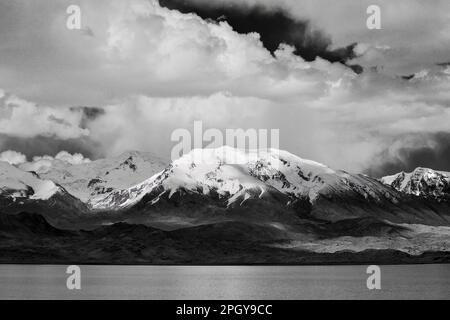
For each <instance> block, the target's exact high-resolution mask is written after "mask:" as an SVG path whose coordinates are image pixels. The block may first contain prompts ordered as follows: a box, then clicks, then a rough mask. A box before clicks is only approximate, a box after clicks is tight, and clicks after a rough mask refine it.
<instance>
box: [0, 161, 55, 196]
mask: <svg viewBox="0 0 450 320" xmlns="http://www.w3.org/2000/svg"><path fill="white" fill-rule="evenodd" d="M57 192H63V190H62V188H61V187H59V186H57V185H56V184H55V183H54V182H53V181H50V180H44V179H40V178H39V176H38V175H37V174H35V173H31V172H25V171H23V170H20V169H18V168H16V167H14V166H13V165H10V164H9V163H7V162H3V161H0V195H1V196H2V197H7V198H9V199H11V200H12V201H16V200H18V199H23V198H27V199H32V200H48V199H50V198H51V197H52V196H53V195H55V194H56V193H57Z"/></svg>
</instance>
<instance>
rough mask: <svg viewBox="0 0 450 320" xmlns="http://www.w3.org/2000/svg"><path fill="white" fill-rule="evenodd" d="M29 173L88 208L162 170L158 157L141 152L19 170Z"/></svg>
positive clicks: (25, 167) (58, 162) (41, 163)
mask: <svg viewBox="0 0 450 320" xmlns="http://www.w3.org/2000/svg"><path fill="white" fill-rule="evenodd" d="M20 168H21V169H23V170H33V171H35V172H36V173H37V174H39V176H40V177H42V178H43V179H48V180H51V181H53V182H55V183H57V184H59V185H61V186H63V187H64V188H65V189H66V190H67V192H69V193H70V194H71V195H73V196H74V197H76V198H78V199H80V200H81V201H82V202H84V203H86V204H87V205H88V206H92V207H95V204H96V203H97V202H99V201H102V200H103V199H104V198H105V197H107V196H108V195H109V194H111V193H113V192H115V191H116V190H122V189H125V188H129V187H132V186H134V185H136V184H138V183H140V182H142V181H143V180H145V179H147V178H149V177H151V176H153V175H154V174H156V173H158V172H160V171H162V170H163V169H164V162H163V161H162V160H161V159H159V158H158V157H156V156H154V155H152V154H150V153H143V152H137V151H133V152H126V153H123V154H121V155H119V156H118V157H114V158H110V159H101V160H96V161H92V162H89V163H82V164H76V165H71V164H69V163H67V162H64V161H60V160H52V161H48V160H42V161H40V162H38V163H34V164H33V166H32V167H30V165H29V164H25V165H22V166H21V167H20Z"/></svg>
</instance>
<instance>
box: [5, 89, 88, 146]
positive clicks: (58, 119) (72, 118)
mask: <svg viewBox="0 0 450 320" xmlns="http://www.w3.org/2000/svg"><path fill="white" fill-rule="evenodd" d="M82 117H83V115H82V111H81V110H71V109H68V108H51V107H45V106H38V105H37V104H35V103H32V102H29V101H26V100H23V99H21V98H18V97H16V96H14V95H5V94H3V97H2V98H1V99H0V133H2V134H6V135H10V136H15V137H24V138H30V137H35V136H38V135H41V136H45V137H57V138H60V139H70V138H79V137H81V136H85V135H88V134H89V131H88V130H87V129H83V128H81V127H80V124H81V120H82Z"/></svg>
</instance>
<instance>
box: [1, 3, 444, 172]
mask: <svg viewBox="0 0 450 320" xmlns="http://www.w3.org/2000/svg"><path fill="white" fill-rule="evenodd" d="M232 2H233V1H232ZM161 3H162V6H161V5H159V3H158V2H157V1H144V0H134V1H126V2H125V1H114V2H110V1H95V2H94V1H79V5H80V8H81V10H82V23H83V28H84V29H83V30H91V32H84V31H82V30H81V31H76V30H75V31H73V30H68V29H67V28H66V27H65V25H66V23H65V22H66V21H65V20H66V18H67V14H66V12H65V9H66V8H67V6H68V5H69V4H71V3H69V2H68V1H61V2H57V3H51V2H43V3H39V4H37V3H29V2H27V1H14V2H9V1H8V2H7V1H1V2H0V39H1V40H0V58H1V59H0V71H1V72H0V88H1V91H0V151H5V150H16V151H20V152H22V153H26V155H27V156H28V157H29V158H30V159H31V158H32V157H33V156H40V155H43V154H49V155H51V156H55V155H56V154H58V152H59V151H61V150H67V151H69V152H70V153H82V154H84V156H86V157H88V158H98V157H102V156H111V155H116V154H119V153H121V152H123V151H126V150H130V149H138V150H149V151H153V152H156V153H159V154H161V155H164V156H168V155H169V154H170V148H171V147H172V145H171V142H170V134H171V132H172V130H174V129H176V128H187V129H191V128H192V125H193V121H194V120H202V121H203V122H204V124H205V126H207V127H214V128H218V129H225V128H244V129H246V128H267V129H270V128H280V129H281V131H280V138H281V141H280V147H281V148H282V149H286V150H289V151H291V152H293V153H296V154H299V155H301V156H302V157H305V158H311V159H314V160H317V161H320V162H323V163H327V164H329V165H330V166H332V167H335V168H343V169H347V170H351V171H367V172H371V173H376V174H377V175H378V174H379V175H385V174H388V173H394V172H396V171H399V170H397V169H398V168H399V167H401V166H407V167H411V166H419V165H421V166H427V165H429V166H430V167H431V166H432V165H437V166H438V167H434V169H440V170H450V164H449V163H448V162H445V161H440V162H438V161H433V157H434V156H435V155H441V154H446V153H445V152H442V151H441V150H447V149H448V148H449V146H450V142H449V140H448V139H446V138H445V137H446V136H447V135H448V134H449V130H450V127H449V125H448V123H450V110H449V101H450V94H449V92H450V90H449V89H450V87H449V86H450V81H449V80H450V69H449V66H448V65H445V64H441V65H437V64H436V63H442V62H443V61H447V60H448V59H449V57H450V48H449V47H448V45H447V44H448V41H449V40H450V19H448V18H449V17H448V12H450V10H446V9H450V5H449V3H448V2H445V1H437V2H436V3H434V4H431V3H424V2H420V1H408V2H407V3H406V2H405V1H396V2H395V3H392V1H391V2H389V1H381V2H380V6H381V8H382V12H384V13H383V14H384V15H383V18H382V19H383V20H382V21H383V29H382V30H375V31H371V30H368V29H367V28H366V26H365V19H366V18H367V15H366V13H365V9H366V8H367V5H366V3H365V2H364V1H362V2H361V3H358V4H355V2H354V1H353V2H352V3H351V2H350V1H347V0H346V1H342V2H340V3H339V6H338V5H337V4H333V3H332V2H331V1H324V6H327V8H329V10H326V11H324V10H320V12H319V9H320V8H323V7H324V6H318V5H316V4H315V5H311V3H309V2H308V1H289V0H283V1H277V2H276V3H275V2H272V1H268V0H260V1H257V0H252V1H245V3H246V5H245V6H244V5H242V2H241V5H240V6H237V5H236V6H230V5H228V4H227V5H226V6H225V4H224V2H222V1H219V0H214V1H209V2H208V3H206V2H205V1H200V0H194V1H187V2H184V3H186V4H187V6H189V11H192V12H193V13H182V12H180V11H178V10H170V9H168V8H166V7H164V5H167V4H168V3H172V4H174V3H175V4H177V3H179V2H178V1H162V2H161ZM227 3H229V2H227ZM224 6H225V9H223V8H224ZM211 8H212V9H211ZM217 8H219V9H220V10H227V11H226V12H225V13H226V14H224V15H223V16H222V15H220V16H218V17H217V15H218V14H219V12H221V11H220V10H219V9H217ZM230 8H231V9H230ZM241 8H244V9H241ZM249 8H250V9H249ZM252 8H259V9H252ZM261 8H263V9H261ZM280 8H281V9H280ZM178 9H180V7H179V8H178ZM181 9H182V8H181ZM252 10H253V11H252ZM255 10H256V11H255ZM280 10H281V11H280ZM182 11H183V10H182ZM211 12H212V13H213V14H212V13H211ZM285 12H289V14H287V13H285ZM393 12H395V14H393ZM401 12H403V14H401ZM199 15H200V16H199ZM248 15H253V16H254V19H253V20H252V23H248V24H246V23H245V21H244V19H243V17H247V16H248ZM430 17H433V19H431V20H430ZM211 19H214V21H212V20H211ZM265 21H274V23H275V22H277V21H278V23H280V25H281V26H284V27H283V28H279V29H277V30H278V31H275V30H271V29H270V28H269V29H267V28H266V27H265V26H264V22H265ZM340 21H345V23H340ZM425 21H427V23H428V24H425ZM430 21H431V23H430ZM86 28H88V29H86ZM294 30H296V31H297V32H298V34H297V33H296V34H294V35H291V34H290V33H291V32H293V31H294ZM247 31H249V32H247ZM419 31H420V32H419ZM353 43H357V45H355V46H353V45H351V44H353ZM349 45H351V46H350V47H348V46H349ZM340 48H341V49H340ZM342 48H343V49H342ZM346 48H347V49H346ZM412 49H414V50H412ZM351 65H361V66H362V67H364V72H362V73H361V74H356V73H355V72H354V71H353V70H352V69H351V68H349V67H348V66H351ZM405 75H408V76H409V75H411V77H408V78H409V80H408V79H405V78H403V77H402V76H405ZM443 137H444V138H443ZM33 146H34V147H33ZM40 150H41V151H40ZM423 150H428V151H427V154H428V156H416V155H417V154H423ZM419 162H420V163H419ZM394 168H395V171H392V172H391V170H394Z"/></svg>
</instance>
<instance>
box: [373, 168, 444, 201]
mask: <svg viewBox="0 0 450 320" xmlns="http://www.w3.org/2000/svg"><path fill="white" fill-rule="evenodd" d="M381 181H382V182H383V183H385V184H387V185H390V186H392V187H394V188H395V189H397V190H398V191H401V192H404V193H406V194H411V195H415V196H425V197H428V196H431V197H436V198H443V197H448V196H450V173H449V172H442V171H435V170H432V169H427V168H417V169H415V170H414V171H413V172H409V173H406V172H400V173H397V174H395V175H392V176H386V177H383V178H381Z"/></svg>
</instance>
